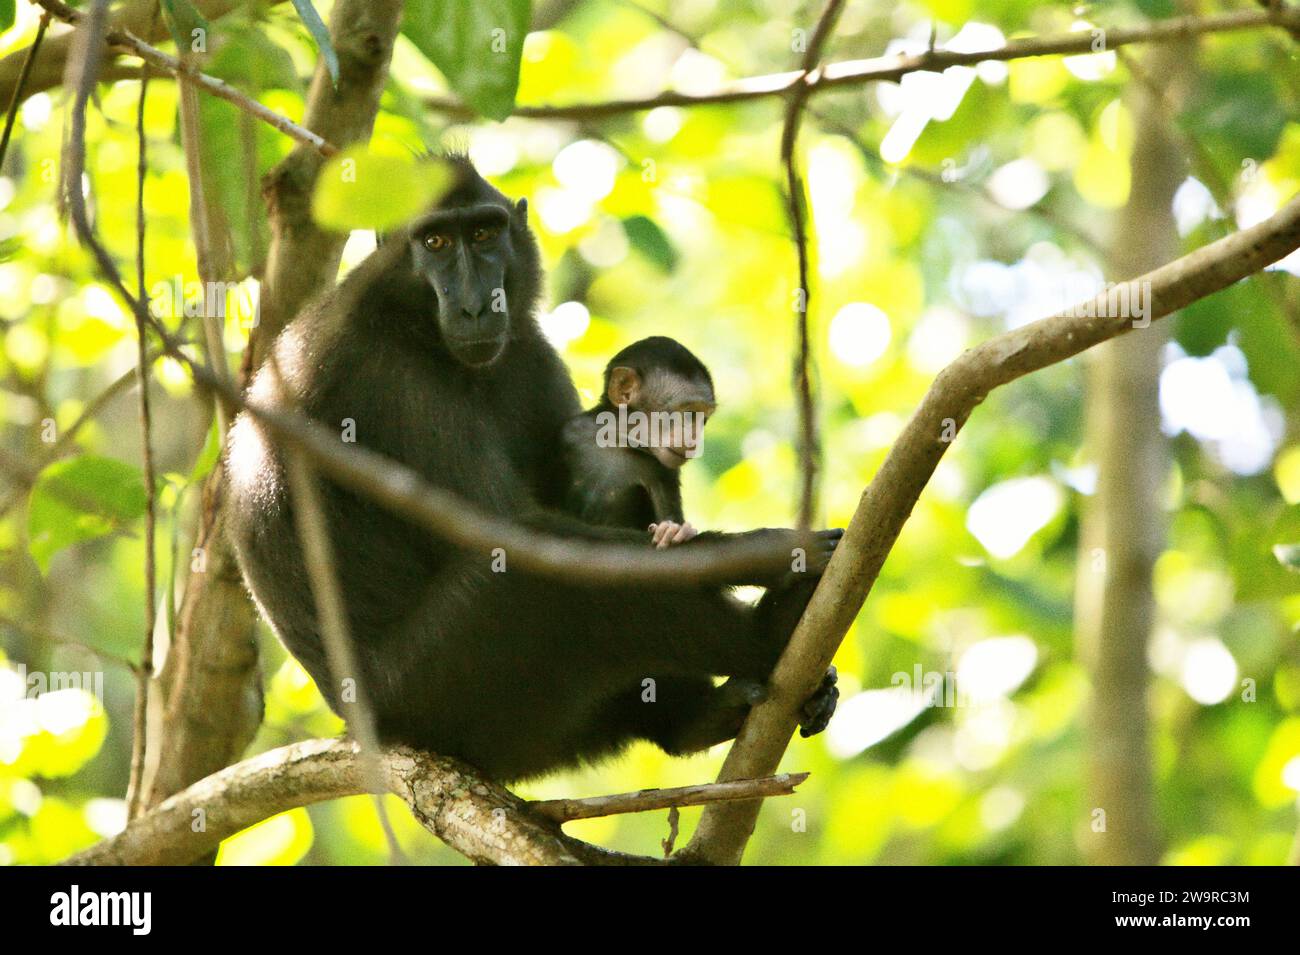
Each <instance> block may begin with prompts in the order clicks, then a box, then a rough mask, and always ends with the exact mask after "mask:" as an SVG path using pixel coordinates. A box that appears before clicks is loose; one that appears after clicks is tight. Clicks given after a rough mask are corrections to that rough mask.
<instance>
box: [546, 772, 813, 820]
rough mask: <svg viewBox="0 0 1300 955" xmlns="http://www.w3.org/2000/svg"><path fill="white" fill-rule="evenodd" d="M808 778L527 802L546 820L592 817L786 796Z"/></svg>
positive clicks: (792, 776) (788, 776)
mask: <svg viewBox="0 0 1300 955" xmlns="http://www.w3.org/2000/svg"><path fill="white" fill-rule="evenodd" d="M807 778H808V774H807V773H782V774H781V775H779V776H764V777H763V778H762V779H737V780H734V781H733V782H729V783H700V784H699V785H695V786H677V787H674V788H672V789H642V790H639V791H637V792H634V793H618V794H617V795H613V796H591V797H589V798H586V799H547V800H543V801H539V802H530V803H529V804H528V808H529V809H530V810H532V811H533V812H535V813H538V814H539V815H542V816H545V817H546V818H547V819H554V820H555V821H556V822H569V821H570V820H573V819H594V818H596V817H598V816H616V815H620V814H622V813H629V812H649V811H651V810H654V809H668V808H674V807H681V806H704V805H708V804H709V803H714V802H729V801H731V800H733V799H761V798H764V797H766V796H789V795H792V794H793V793H794V790H795V787H796V786H798V785H799V784H800V783H802V782H803V781H804V780H805V779H807Z"/></svg>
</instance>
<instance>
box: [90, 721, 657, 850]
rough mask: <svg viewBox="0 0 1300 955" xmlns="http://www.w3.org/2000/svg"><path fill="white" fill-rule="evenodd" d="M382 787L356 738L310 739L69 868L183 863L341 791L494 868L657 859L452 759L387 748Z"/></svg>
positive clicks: (241, 769)
mask: <svg viewBox="0 0 1300 955" xmlns="http://www.w3.org/2000/svg"><path fill="white" fill-rule="evenodd" d="M380 770H381V777H382V785H380V786H378V787H377V786H376V784H375V777H374V776H373V775H372V774H370V773H368V772H367V771H366V767H365V765H364V761H363V760H362V759H361V757H360V754H359V753H358V752H357V747H356V744H354V743H351V742H347V741H344V740H323V739H315V740H307V741H306V742H302V743H294V744H292V745H290V746H284V747H281V748H279V749H273V750H270V751H269V752H265V753H262V754H260V755H258V756H254V757H253V758H252V759H248V760H245V761H244V762H242V763H237V764H236V765H234V766H229V767H227V768H225V769H223V770H221V771H220V772H217V773H214V774H212V775H211V776H208V777H207V778H205V779H202V780H200V781H199V782H197V783H195V784H194V785H192V786H190V787H189V788H188V789H185V790H184V791H182V792H179V793H177V794H176V795H174V796H172V797H170V798H168V799H166V800H164V801H163V802H162V803H160V804H159V805H158V806H157V807H155V808H154V809H153V810H151V811H150V812H148V813H147V814H145V815H143V816H141V817H139V818H138V819H136V820H134V821H133V822H131V823H130V824H129V825H128V826H127V827H126V829H124V830H123V831H122V832H120V833H118V834H117V835H116V836H113V837H112V838H109V839H105V840H104V841H103V842H100V843H97V844H96V845H94V846H92V847H91V848H89V849H87V850H86V851H85V852H82V853H79V854H77V855H75V856H73V857H72V858H70V859H68V860H67V862H66V864H69V865H185V864H187V863H190V862H193V861H194V860H196V859H200V858H202V857H204V856H205V855H207V854H208V853H210V852H212V851H213V850H215V849H216V848H217V846H218V845H220V843H221V841H222V840H223V839H226V838H229V837H230V836H233V835H234V834H235V833H237V832H239V831H240V830H242V829H247V828H248V827H249V826H252V825H254V824H256V823H259V822H261V821H262V820H264V819H269V818H270V817H271V816H274V815H276V814H277V813H281V812H287V811H288V810H290V809H296V808H298V807H300V806H309V805H311V804H313V803H318V802H323V801H325V800H328V799H339V798H341V797H343V796H356V795H361V794H364V793H369V792H383V791H385V790H387V791H388V792H392V793H394V794H396V795H397V796H399V797H401V799H402V800H403V801H405V802H406V804H407V806H408V807H409V808H410V810H411V812H412V814H413V815H414V816H415V818H416V819H417V820H419V822H420V824H421V825H422V826H424V827H425V828H426V829H428V830H429V831H430V832H431V833H433V834H434V835H435V836H437V837H438V838H439V839H441V840H442V841H443V842H445V843H446V844H447V845H448V846H450V847H451V848H452V849H454V850H456V851H457V852H459V853H460V854H461V855H463V856H465V857H466V858H468V859H471V860H473V861H474V862H478V863H486V864H493V865H655V864H662V860H656V859H643V858H639V857H637V856H628V855H623V854H620V853H616V852H609V851H607V850H605V849H600V848H598V847H596V846H592V845H588V844H587V843H584V842H581V841H580V840H578V839H574V838H572V837H570V836H566V835H565V834H564V833H563V832H561V831H560V828H559V824H558V823H555V822H552V821H550V820H547V819H545V818H543V817H541V816H538V815H536V814H534V813H532V812H530V811H529V807H528V804H527V803H526V802H524V801H523V800H522V799H520V798H519V797H517V796H515V795H513V794H511V793H510V792H508V791H507V790H505V789H503V788H502V787H500V786H498V785H497V784H495V783H493V782H490V781H489V780H487V779H485V778H483V777H482V776H480V775H479V774H478V773H477V772H475V771H474V770H473V769H471V768H470V767H469V766H466V765H465V764H464V763H459V762H457V761H456V760H453V759H445V758H442V757H438V756H432V755H429V754H427V753H421V752H417V751H416V750H412V749H404V748H399V749H392V750H386V751H384V753H383V754H382V756H381V758H380Z"/></svg>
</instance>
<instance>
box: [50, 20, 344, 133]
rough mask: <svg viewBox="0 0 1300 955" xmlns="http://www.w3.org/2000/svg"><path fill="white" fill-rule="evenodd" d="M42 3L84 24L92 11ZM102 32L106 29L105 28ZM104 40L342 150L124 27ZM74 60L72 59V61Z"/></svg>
mask: <svg viewBox="0 0 1300 955" xmlns="http://www.w3.org/2000/svg"><path fill="white" fill-rule="evenodd" d="M33 2H35V3H38V4H40V5H41V6H42V7H44V8H45V9H46V10H47V11H49V12H50V13H52V14H54V16H56V17H58V18H59V19H60V20H62V21H64V22H65V23H72V24H80V23H81V22H82V21H84V20H85V19H86V17H87V16H88V14H86V13H84V12H82V11H81V10H74V9H73V8H72V7H70V6H68V5H67V4H66V3H62V2H60V0H33ZM101 32H102V31H101ZM104 40H105V42H106V43H107V44H108V45H109V46H116V47H121V48H122V49H125V50H127V51H129V52H131V53H133V54H135V55H136V56H138V57H139V58H140V59H142V60H144V61H145V62H146V63H148V64H149V65H150V66H152V67H154V68H155V69H157V70H160V71H162V72H163V73H166V74H168V75H169V76H173V77H175V78H176V79H178V80H184V81H185V82H187V83H192V84H193V85H195V86H197V87H198V88H199V89H201V90H203V91H204V92H205V93H210V94H211V95H213V96H216V97H219V98H221V99H224V100H225V101H226V102H228V103H233V104H235V106H237V107H239V108H240V109H242V110H244V111H245V112H246V113H250V114H252V115H253V116H256V117H257V118H258V119H260V120H261V121H262V122H264V123H266V124H267V125H268V126H270V127H272V128H273V129H276V130H279V131H280V132H282V133H284V134H285V135H286V136H288V137H289V138H290V139H294V140H296V141H297V142H300V143H302V144H304V145H306V146H310V147H311V148H312V149H315V150H316V151H317V152H319V153H320V154H321V155H322V156H332V155H334V153H336V152H338V148H337V147H336V146H334V145H333V144H332V143H329V142H326V141H325V140H324V139H322V138H321V137H320V136H318V135H316V134H315V133H313V132H312V131H311V130H310V129H306V128H305V127H303V126H299V125H298V124H297V123H295V122H294V121H293V120H291V119H289V118H288V117H287V116H281V115H280V114H279V113H276V112H274V111H272V110H269V109H267V108H266V107H265V106H263V105H262V104H261V103H259V102H257V100H254V99H250V98H249V97H247V96H245V95H244V94H243V93H241V92H240V91H239V90H237V89H235V88H234V87H233V86H231V85H230V84H229V83H227V82H225V81H224V80H219V79H217V78H216V77H215V76H208V75H207V74H206V73H201V72H199V71H198V70H196V69H194V68H193V67H192V66H190V65H188V64H186V63H183V62H182V61H180V60H178V59H177V58H176V57H174V56H171V55H170V54H167V53H164V52H163V51H162V50H159V49H158V48H157V47H153V46H150V45H149V44H148V43H145V42H144V41H143V40H141V39H139V38H138V37H135V36H132V35H131V34H130V33H127V32H126V31H124V30H110V31H108V33H107V34H105V35H104ZM101 53H102V51H98V50H96V51H94V56H95V62H96V63H98V62H99V60H100V59H101ZM69 62H71V60H69Z"/></svg>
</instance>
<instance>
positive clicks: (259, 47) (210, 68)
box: [203, 21, 302, 92]
mask: <svg viewBox="0 0 1300 955" xmlns="http://www.w3.org/2000/svg"><path fill="white" fill-rule="evenodd" d="M222 27H223V29H222V37H223V39H224V40H225V41H226V42H224V43H222V45H221V48H220V49H219V50H217V51H216V53H214V54H213V55H212V57H211V59H209V60H208V62H207V65H206V66H205V67H204V68H203V72H205V73H210V74H211V75H212V76H215V77H217V78H219V79H223V80H225V81H226V82H227V83H231V84H233V85H235V86H239V87H241V88H243V89H245V90H248V89H250V88H251V90H253V91H254V92H261V91H262V90H270V89H283V90H293V91H294V92H301V90H302V82H301V80H300V79H299V77H298V71H297V69H295V67H294V65H293V57H292V56H290V55H289V53H288V51H287V50H285V49H283V48H282V47H279V46H276V44H275V42H274V41H273V40H271V38H270V37H268V36H267V35H266V34H265V33H264V32H262V30H261V29H259V28H258V27H256V26H251V25H249V24H243V23H238V22H235V23H230V24H226V23H225V21H222Z"/></svg>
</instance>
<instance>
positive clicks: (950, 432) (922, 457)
mask: <svg viewBox="0 0 1300 955" xmlns="http://www.w3.org/2000/svg"><path fill="white" fill-rule="evenodd" d="M1298 247H1300V197H1297V198H1295V199H1292V200H1291V201H1290V202H1289V203H1288V204H1287V205H1285V206H1283V207H1282V208H1281V209H1280V210H1279V211H1278V212H1276V213H1275V214H1274V215H1273V216H1271V217H1270V218H1268V219H1266V220H1264V221H1263V222H1261V223H1259V224H1257V225H1255V226H1252V227H1251V228H1249V229H1243V230H1242V231H1240V232H1237V233H1235V234H1233V235H1230V236H1227V237H1226V238H1223V239H1220V240H1218V241H1217V242H1213V243H1211V244H1210V245H1207V246H1204V247H1202V248H1200V249H1197V250H1196V251H1195V252H1192V253H1190V254H1188V255H1185V256H1183V257H1182V258H1179V259H1175V260H1174V261H1172V262H1170V263H1168V264H1166V265H1163V266H1161V267H1160V268H1158V269H1155V270H1154V271H1152V272H1148V273H1147V274H1145V275H1142V276H1140V277H1138V278H1136V279H1133V280H1132V281H1131V282H1130V283H1129V285H1130V291H1132V289H1133V288H1134V287H1135V286H1137V285H1138V284H1139V283H1141V284H1142V286H1144V287H1147V288H1149V290H1150V291H1149V295H1148V299H1147V301H1148V302H1149V305H1150V309H1151V311H1150V315H1151V317H1152V318H1160V317H1163V316H1165V315H1168V314H1169V313H1170V312H1174V311H1177V310H1178V309H1180V308H1183V307H1184V306H1186V305H1189V304H1191V303H1192V302H1194V301H1196V300H1198V299H1201V298H1204V297H1205V296H1207V295H1210V294H1212V293H1214V292H1217V291H1219V290H1221V289H1224V288H1226V287H1228V286H1229V285H1232V284H1233V283H1235V282H1238V281H1240V280H1242V279H1243V278H1246V277H1247V276H1249V275H1252V274H1254V273H1255V272H1258V271H1260V270H1261V269H1263V268H1265V267H1266V266H1268V265H1271V264H1272V263H1274V262H1276V261H1278V260H1279V259H1281V258H1283V257H1285V256H1286V255H1289V254H1290V253H1291V252H1293V251H1295V249H1296V248H1298ZM1148 283H1149V284H1148ZM1129 300H1130V301H1133V299H1132V297H1131V296H1130V299H1129ZM1112 311H1114V309H1113V307H1112V306H1111V305H1110V304H1109V303H1108V299H1107V293H1105V292H1102V293H1101V294H1100V295H1098V296H1097V297H1095V298H1094V299H1092V300H1091V301H1090V302H1087V303H1083V304H1081V305H1079V306H1076V307H1074V308H1073V309H1071V310H1070V312H1069V313H1062V314H1059V315H1054V316H1052V317H1050V318H1045V319H1042V320H1041V321H1037V322H1034V323H1032V324H1030V325H1025V326H1023V327H1021V328H1017V329H1015V330H1013V331H1010V332H1006V333H1005V334H1002V335H998V336H996V337H995V338H991V339H989V340H988V341H986V342H984V343H983V344H981V345H978V346H977V347H975V348H972V349H970V350H968V351H966V352H965V353H964V354H962V355H961V356H960V357H959V358H957V359H956V360H955V361H954V362H953V363H952V364H950V365H949V366H948V367H947V368H945V369H944V370H943V371H942V372H941V373H940V374H939V375H938V377H937V378H936V379H935V381H934V384H932V385H931V386H930V390H929V391H928V392H926V395H925V397H924V399H922V401H921V404H920V406H919V407H918V408H917V409H916V411H915V413H913V415H912V418H911V420H910V421H908V423H907V426H906V427H905V428H904V429H903V432H902V434H901V435H899V438H898V440H897V441H896V442H895V444H894V446H893V448H891V449H890V452H889V454H888V456H887V457H886V458H885V461H884V463H883V464H882V465H881V467H880V470H879V471H878V472H877V473H876V476H875V478H873V479H872V481H871V483H870V485H868V486H867V489H866V490H865V491H864V492H863V493H862V498H861V500H860V501H859V502H858V507H857V510H856V512H855V513H854V515H853V519H852V520H851V521H850V522H849V526H848V528H847V529H846V530H845V533H844V539H843V540H842V541H841V542H840V545H839V547H838V548H837V549H836V552H835V556H834V557H833V558H832V559H831V562H830V565H829V566H828V567H827V568H826V573H825V574H824V575H823V577H822V580H821V583H820V585H819V586H818V588H817V591H816V593H815V594H814V595H813V599H812V601H811V602H810V603H809V605H808V609H807V610H806V611H805V612H804V615H803V619H802V620H801V621H800V622H799V626H798V627H797V628H796V629H795V632H794V635H793V636H792V637H791V639H790V643H789V645H788V646H787V647H786V649H785V652H784V654H782V656H781V659H780V661H779V662H778V663H777V666H776V669H775V671H774V672H773V674H772V678H771V680H770V684H769V685H770V695H769V697H768V699H767V701H765V702H764V703H761V704H759V705H758V706H757V707H755V708H754V710H753V711H751V713H750V715H749V718H748V719H747V720H746V721H745V725H744V726H743V727H742V729H741V731H740V735H739V736H738V737H737V738H736V742H735V744H734V745H733V746H732V748H731V751H730V752H729V753H728V755H727V759H726V762H725V763H724V764H723V767H722V772H721V773H720V775H719V777H718V778H719V781H727V780H733V779H748V778H753V777H756V776H763V775H766V774H769V773H772V772H775V771H776V769H777V766H778V765H779V763H780V761H781V756H782V754H783V753H784V751H785V748H786V746H787V745H788V743H789V740H790V736H791V734H792V733H793V732H794V728H795V726H796V725H797V724H798V719H799V714H798V711H799V707H800V705H801V704H802V703H803V701H804V700H806V699H807V698H808V696H809V695H810V694H811V693H812V692H813V690H814V689H815V688H816V686H817V684H818V682H819V681H820V680H821V678H822V675H823V674H824V673H825V672H826V668H827V667H828V666H829V665H830V663H831V659H832V657H833V656H834V655H835V651H836V649H837V648H838V647H839V644H840V641H841V640H842V639H843V637H844V634H845V633H846V632H847V631H848V629H849V627H850V626H851V625H852V623H853V620H854V618H855V617H857V615H858V611H859V610H861V608H862V603H863V601H864V600H865V599H866V597H867V594H868V593H870V591H871V587H872V584H874V582H875V580H876V576H877V575H878V574H879V573H880V568H881V566H882V565H883V564H884V562H885V558H886V557H887V556H888V555H889V552H890V550H891V549H892V548H893V546H894V543H895V541H896V540H897V539H898V534H899V532H900V531H901V530H902V528H903V524H904V523H905V522H906V521H907V518H908V517H909V515H910V514H911V512H912V508H913V507H914V506H915V504H916V501H917V498H918V497H919V496H920V494H921V491H922V490H923V489H924V488H925V486H926V484H927V483H928V482H929V480H930V476H931V475H932V474H933V472H934V469H935V467H936V466H937V465H938V463H939V460H940V458H942V457H943V454H944V452H945V451H946V450H947V449H948V446H949V444H950V443H951V441H952V439H953V438H954V437H955V436H956V433H957V430H958V429H960V428H961V426H962V425H963V424H965V422H966V419H967V418H968V417H969V416H970V413H971V412H972V411H973V410H974V409H975V406H976V405H978V404H979V403H980V402H981V401H983V400H984V397H985V396H986V395H987V394H988V393H989V392H990V391H992V390H993V389H994V388H996V387H998V386H999V385H1003V384H1006V383H1007V382H1009V381H1013V380H1015V379H1016V378H1019V377H1021V376H1023V375H1027V374H1029V373H1030V372H1032V371H1037V370H1039V369H1041V368H1045V367H1047V366H1048V365H1052V364H1055V363H1057V362H1060V361H1064V360H1065V359H1067V358H1070V357H1072V356H1074V355H1077V354H1079V353H1080V352H1082V351H1084V350H1085V349H1088V348H1091V347H1092V346H1093V345H1096V344H1099V343H1100V342H1103V341H1106V340H1108V339H1111V338H1115V337H1117V336H1119V335H1122V334H1124V333H1126V332H1129V331H1131V330H1132V328H1133V326H1132V323H1131V322H1132V320H1131V319H1130V318H1128V317H1124V316H1115V315H1111V314H1110V312H1112ZM1093 316H1095V317H1093ZM759 805H760V804H759V803H757V802H752V801H751V802H737V803H729V804H727V805H718V806H710V807H708V808H707V809H705V811H704V815H703V817H702V818H701V820H700V824H699V826H698V828H697V829H696V831H695V836H694V837H693V838H692V840H691V843H690V845H689V846H687V847H686V848H685V849H683V850H682V853H681V854H682V855H683V856H684V858H685V859H687V860H688V861H705V862H713V863H719V864H734V863H737V862H739V861H740V857H741V855H742V853H743V852H744V849H745V844H746V842H747V841H748V839H749V836H750V834H751V833H752V832H753V829H754V823H755V820H756V819H757V816H758V808H759Z"/></svg>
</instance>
